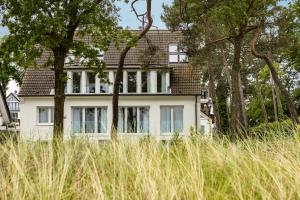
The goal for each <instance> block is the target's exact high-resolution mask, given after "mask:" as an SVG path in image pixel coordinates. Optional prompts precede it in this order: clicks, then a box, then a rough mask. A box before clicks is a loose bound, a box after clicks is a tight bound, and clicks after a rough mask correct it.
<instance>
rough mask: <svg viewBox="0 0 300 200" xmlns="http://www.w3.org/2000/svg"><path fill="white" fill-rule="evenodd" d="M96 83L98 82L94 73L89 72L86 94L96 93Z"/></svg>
mask: <svg viewBox="0 0 300 200" xmlns="http://www.w3.org/2000/svg"><path fill="white" fill-rule="evenodd" d="M95 82H96V76H95V74H94V73H93V72H87V77H86V92H87V93H95V89H96V86H95Z"/></svg>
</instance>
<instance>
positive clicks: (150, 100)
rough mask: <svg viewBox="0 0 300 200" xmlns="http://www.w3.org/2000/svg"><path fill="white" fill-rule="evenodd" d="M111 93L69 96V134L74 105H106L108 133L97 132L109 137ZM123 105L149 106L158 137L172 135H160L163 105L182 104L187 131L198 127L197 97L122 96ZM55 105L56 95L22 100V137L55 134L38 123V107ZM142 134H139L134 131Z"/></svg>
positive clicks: (153, 132) (152, 128)
mask: <svg viewBox="0 0 300 200" xmlns="http://www.w3.org/2000/svg"><path fill="white" fill-rule="evenodd" d="M111 98H112V97H111V96H77V97H74V96H72V97H70V96H69V97H66V101H65V120H64V133H65V137H67V138H68V137H70V136H71V107H73V106H79V107H81V106H82V107H85V106H89V107H101V106H106V107H107V108H108V110H107V116H108V119H107V129H108V132H107V134H101V133H99V134H93V135H92V136H91V137H95V136H97V138H99V139H109V133H110V125H111V115H112V107H111ZM119 105H120V106H148V107H150V110H149V115H150V116H149V118H150V134H151V135H152V136H154V137H156V138H158V139H168V138H171V137H172V135H164V136H162V135H161V134H160V106H162V105H168V106H172V105H174V106H175V105H181V106H184V111H183V125H184V127H183V132H184V133H185V134H189V130H190V128H191V127H195V97H184V96H181V97H177V96H160V97H159V96H121V97H120V102H119ZM39 106H54V101H53V97H26V98H23V99H22V100H21V103H20V107H21V114H20V117H21V125H20V131H21V137H23V138H25V139H31V140H48V139H51V137H52V128H53V126H49V125H38V123H37V107H39ZM134 135H138V134H134Z"/></svg>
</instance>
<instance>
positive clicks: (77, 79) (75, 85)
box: [73, 72, 81, 93]
mask: <svg viewBox="0 0 300 200" xmlns="http://www.w3.org/2000/svg"><path fill="white" fill-rule="evenodd" d="M80 79H81V72H74V73H73V93H80Z"/></svg>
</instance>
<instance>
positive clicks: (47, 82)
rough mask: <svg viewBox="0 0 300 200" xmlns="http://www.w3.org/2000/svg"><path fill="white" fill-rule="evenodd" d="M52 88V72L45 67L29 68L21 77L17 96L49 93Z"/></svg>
mask: <svg viewBox="0 0 300 200" xmlns="http://www.w3.org/2000/svg"><path fill="white" fill-rule="evenodd" d="M53 88H54V72H53V71H52V70H50V69H47V68H40V69H33V68H29V69H27V70H26V73H25V75H24V77H23V82H22V85H21V88H20V92H19V96H43V95H49V94H50V92H51V89H53Z"/></svg>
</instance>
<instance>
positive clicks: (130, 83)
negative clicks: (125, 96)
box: [127, 71, 137, 93]
mask: <svg viewBox="0 0 300 200" xmlns="http://www.w3.org/2000/svg"><path fill="white" fill-rule="evenodd" d="M127 92H128V93H136V92H137V80H136V72H132V71H129V72H127Z"/></svg>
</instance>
